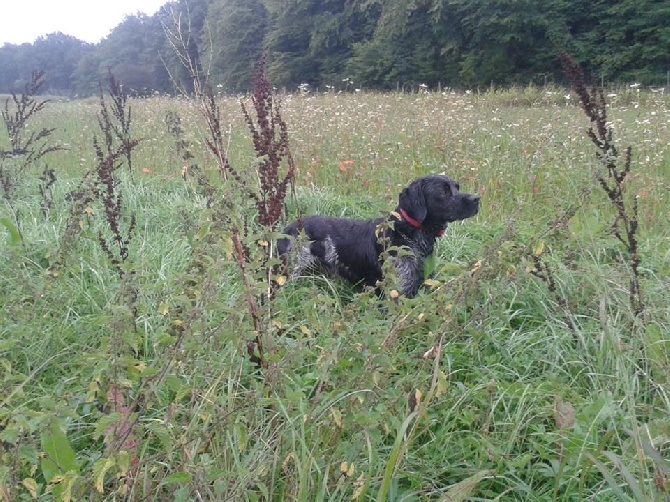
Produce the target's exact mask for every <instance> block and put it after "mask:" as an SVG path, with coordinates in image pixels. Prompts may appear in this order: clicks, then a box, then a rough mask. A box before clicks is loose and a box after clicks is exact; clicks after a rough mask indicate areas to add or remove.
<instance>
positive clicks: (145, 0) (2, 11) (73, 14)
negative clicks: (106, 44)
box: [0, 0, 168, 46]
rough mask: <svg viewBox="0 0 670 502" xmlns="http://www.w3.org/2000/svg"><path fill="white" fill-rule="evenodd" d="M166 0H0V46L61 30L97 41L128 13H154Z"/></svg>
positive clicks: (33, 39) (22, 41)
mask: <svg viewBox="0 0 670 502" xmlns="http://www.w3.org/2000/svg"><path fill="white" fill-rule="evenodd" d="M167 2H168V0H2V7H0V46H2V45H3V44H5V43H7V42H8V43H12V44H21V43H24V42H29V43H32V42H34V41H35V39H36V38H37V37H40V36H42V35H46V34H48V33H54V32H56V31H60V32H62V33H65V34H66V35H72V36H74V37H77V38H78V39H80V40H85V41H86V42H93V43H96V42H99V41H100V39H102V38H104V37H106V36H107V35H108V34H109V32H110V31H111V30H112V28H114V27H115V26H117V25H118V24H119V23H120V22H121V21H123V17H124V16H125V15H127V14H137V13H138V12H144V13H145V14H148V15H151V14H154V13H156V11H158V9H159V8H160V7H161V5H164V4H166V3H167Z"/></svg>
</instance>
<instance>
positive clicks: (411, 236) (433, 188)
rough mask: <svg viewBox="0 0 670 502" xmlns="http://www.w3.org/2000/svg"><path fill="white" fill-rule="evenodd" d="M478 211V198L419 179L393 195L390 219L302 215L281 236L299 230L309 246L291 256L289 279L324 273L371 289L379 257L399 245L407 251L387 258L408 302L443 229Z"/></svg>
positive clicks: (446, 183) (440, 180) (438, 179)
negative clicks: (293, 264)
mask: <svg viewBox="0 0 670 502" xmlns="http://www.w3.org/2000/svg"><path fill="white" fill-rule="evenodd" d="M478 211H479V196H478V195H472V194H467V193H460V192H459V185H458V183H455V182H454V181H452V180H451V179H449V178H448V177H447V176H441V175H433V176H426V177H423V178H419V179H418V180H416V181H414V182H413V183H412V184H411V185H409V186H408V187H407V188H405V189H404V190H403V191H402V192H401V193H400V196H399V200H398V206H397V207H396V209H395V211H393V212H391V218H390V219H388V220H385V219H383V218H380V219H377V220H370V221H361V220H352V219H344V218H331V217H327V216H308V217H304V218H300V219H299V220H297V221H295V222H294V223H292V224H291V225H289V226H288V227H287V228H286V230H285V233H286V234H287V235H291V236H294V237H296V236H298V235H299V234H300V232H301V231H304V233H305V235H306V236H307V239H309V241H310V242H309V244H308V245H307V246H306V247H305V248H304V249H302V250H301V251H300V252H299V253H298V256H297V264H296V267H295V270H294V271H293V274H292V276H293V277H297V276H300V275H302V273H303V271H305V270H308V269H312V270H319V269H321V270H324V271H325V272H327V273H330V274H333V275H336V276H339V277H343V278H345V279H347V280H349V281H351V282H353V283H359V282H362V283H363V284H364V285H366V286H373V287H374V286H375V285H376V284H377V282H378V281H379V280H380V279H381V278H382V264H381V263H380V256H381V255H382V253H383V252H384V250H385V249H388V248H389V247H400V246H405V247H406V248H408V250H409V252H400V253H396V252H393V253H390V254H391V256H392V264H393V266H394V268H395V270H396V273H397V274H398V278H399V280H400V290H401V292H402V293H403V294H404V295H405V296H407V297H409V298H412V297H414V296H415V295H416V294H417V292H418V290H419V286H420V285H421V284H422V283H423V280H424V277H423V266H424V262H425V260H426V258H427V257H428V256H430V255H431V254H432V253H433V249H434V247H435V239H436V238H437V237H440V236H441V235H442V234H444V231H445V229H446V228H447V225H448V224H449V223H451V222H453V221H458V220H464V219H466V218H470V217H471V216H474V215H475V214H477V212H478ZM277 247H278V249H279V253H280V254H281V255H285V254H286V253H288V252H289V251H290V250H291V247H292V240H289V239H280V240H279V242H278V243H277Z"/></svg>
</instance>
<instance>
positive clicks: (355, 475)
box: [0, 88, 670, 502]
mask: <svg viewBox="0 0 670 502" xmlns="http://www.w3.org/2000/svg"><path fill="white" fill-rule="evenodd" d="M606 99H607V103H608V108H607V110H608V127H611V130H612V133H613V142H614V143H615V144H616V145H617V148H618V152H619V153H620V158H619V159H616V160H617V161H618V162H623V160H622V159H623V152H624V151H625V148H626V147H627V146H631V147H632V155H631V162H630V173H629V174H628V176H627V177H626V180H625V192H624V194H623V197H624V200H625V203H626V204H627V207H628V208H630V207H633V206H632V205H633V204H634V203H637V207H638V217H637V222H638V224H639V228H638V231H637V234H636V244H637V255H638V257H639V262H640V265H639V276H638V277H637V279H638V280H639V286H640V295H639V301H640V302H641V305H642V309H637V307H636V305H635V304H634V302H633V301H632V299H631V286H630V285H631V282H632V281H634V280H635V277H634V274H633V271H632V270H631V256H630V252H629V251H630V250H629V249H627V248H626V246H625V245H623V244H622V242H621V241H620V240H619V239H618V238H617V236H616V233H615V230H613V229H616V228H617V227H616V226H615V225H620V224H621V221H620V218H619V217H618V214H619V213H618V212H617V208H616V207H614V206H613V204H612V201H611V200H609V199H608V196H607V194H606V193H605V191H604V190H603V189H602V187H601V186H600V184H599V182H598V181H597V178H598V176H602V177H604V178H605V179H608V174H607V173H605V174H603V169H604V167H603V161H602V159H599V158H598V156H597V152H596V149H595V148H594V144H593V142H592V141H591V140H590V139H589V137H588V135H587V134H586V130H587V128H588V127H589V120H588V119H587V118H586V117H585V115H584V113H583V111H582V110H581V109H580V107H579V106H577V103H576V100H577V98H576V96H575V95H574V94H572V93H570V92H569V91H568V90H565V89H560V88H527V89H511V90H495V89H492V90H490V91H488V92H482V93H477V92H472V93H470V92H468V93H464V92H451V91H445V92H441V93H437V92H427V93H421V94H402V93H397V94H380V93H371V92H360V93H348V94H337V93H331V94H308V95H300V94H286V95H282V96H281V116H282V118H283V120H284V121H285V122H286V124H287V126H288V139H289V146H290V150H291V154H292V158H293V160H294V162H295V166H296V168H297V170H296V176H295V189H294V190H291V191H290V192H289V193H288V196H287V197H286V212H287V217H290V218H292V217H295V216H297V215H299V214H311V213H316V212H318V213H324V214H330V215H335V216H348V217H366V218H367V217H377V216H379V215H380V214H383V212H384V211H389V210H392V209H393V208H394V207H395V204H396V201H397V196H398V193H399V191H400V190H401V189H402V188H403V187H404V186H406V185H407V184H408V183H409V182H410V181H411V180H413V179H414V178H416V177H418V176H421V175H424V174H428V173H436V172H444V173H446V174H448V175H449V176H451V177H452V178H454V179H456V180H458V181H459V182H460V184H461V189H462V190H464V191H468V192H474V193H479V194H480V195H481V197H482V208H481V211H480V213H479V214H478V215H477V216H476V217H475V218H472V219H470V220H467V221H465V222H462V223H456V224H453V225H451V226H450V227H449V229H448V230H447V233H446V235H445V236H444V237H442V238H441V240H440V242H439V245H438V251H437V253H436V257H435V261H434V263H433V267H432V268H433V273H432V276H431V277H430V278H429V279H428V280H427V281H426V284H425V286H424V288H423V290H422V292H421V293H420V294H419V295H418V297H416V298H414V299H411V300H408V299H405V298H393V295H386V296H385V298H384V299H381V300H380V299H378V298H377V296H376V295H375V294H374V293H372V292H367V291H360V290H358V289H356V288H353V287H351V286H349V285H346V284H342V283H340V282H338V281H336V280H332V279H325V278H305V279H302V280H299V281H288V282H286V283H285V280H284V279H285V277H284V276H283V275H282V273H281V272H277V270H278V268H277V267H279V265H280V263H279V261H278V260H277V259H276V258H273V256H272V248H273V240H274V239H275V238H276V237H277V235H278V234H277V233H276V231H275V230H273V231H272V232H269V231H267V229H264V228H262V227H261V226H260V225H258V223H257V221H256V220H255V218H256V208H255V206H254V201H253V200H252V199H251V198H250V197H249V196H248V195H245V193H246V192H245V190H247V189H251V190H257V186H258V183H259V181H258V174H257V166H258V165H259V162H261V161H262V159H258V158H256V152H255V151H254V148H253V145H252V136H251V134H250V132H249V129H248V127H247V124H246V123H245V118H244V116H243V115H242V113H241V111H240V104H239V101H238V99H236V98H232V97H219V98H218V99H217V105H218V107H219V111H220V116H221V128H222V131H223V136H222V137H223V138H224V140H225V142H224V143H223V144H222V147H223V148H224V149H225V153H226V156H227V159H228V160H229V162H230V165H231V166H234V169H235V170H236V172H237V173H239V175H240V176H241V182H242V183H243V184H242V185H240V180H236V179H234V178H233V177H230V176H226V175H222V172H221V170H220V169H219V167H218V165H217V162H216V159H214V158H213V156H212V155H211V154H210V152H209V149H208V146H207V138H209V128H208V126H207V124H206V121H205V120H204V118H203V114H202V109H201V107H200V106H199V104H198V103H197V102H195V101H191V100H188V99H184V98H181V99H180V98H169V97H162V96H156V97H153V98H148V99H143V100H134V99H131V100H129V101H128V106H129V107H130V110H131V118H132V121H131V123H130V135H131V137H132V138H134V139H137V140H139V143H138V144H137V146H136V147H134V148H133V151H132V162H131V165H128V162H127V159H126V158H125V157H124V156H122V155H121V156H119V157H115V158H114V162H118V163H119V167H118V168H117V169H114V170H113V176H112V178H113V180H112V182H113V184H114V194H115V195H116V196H117V197H116V198H114V199H113V200H112V199H109V200H108V201H107V202H105V200H104V199H103V198H100V197H97V196H95V194H96V193H97V194H98V195H99V194H100V191H102V192H103V193H104V190H103V189H100V188H99V187H100V186H101V183H102V182H99V183H98V184H97V185H95V184H93V185H91V186H92V187H94V188H93V189H92V190H91V192H90V193H92V194H94V195H90V196H84V195H81V194H82V193H84V192H83V191H82V190H79V189H80V188H81V187H82V186H87V185H86V181H82V180H86V179H90V178H85V174H86V173H87V172H90V171H91V170H94V169H95V166H96V165H99V164H100V163H101V159H105V158H107V157H105V155H107V153H106V151H105V148H104V144H105V143H104V141H103V140H104V133H103V132H102V131H101V129H100V126H99V124H98V120H97V118H96V117H98V116H99V115H100V110H101V107H100V103H99V101H98V100H96V99H91V100H78V101H67V100H62V101H59V100H53V101H51V102H50V103H48V104H47V105H46V106H45V108H44V109H43V110H41V111H40V112H39V114H36V115H35V116H34V117H33V118H32V119H31V121H29V122H28V123H27V125H26V135H28V134H29V133H30V132H31V131H33V132H35V131H39V130H40V129H41V128H43V127H49V128H51V127H53V128H55V129H54V130H53V132H52V133H51V135H50V136H48V138H47V140H48V144H50V145H60V146H62V147H64V149H62V150H58V151H54V152H52V153H49V154H47V155H45V156H44V157H42V159H40V162H39V163H38V164H37V165H30V166H28V167H27V168H25V169H23V170H20V172H19V168H18V167H16V166H17V165H18V164H17V163H18V161H17V160H16V159H15V158H9V157H8V158H5V159H4V160H3V161H2V162H3V163H4V164H3V165H4V166H5V167H4V169H5V172H10V173H11V172H14V173H16V172H19V175H18V176H15V177H14V178H13V180H14V181H13V185H12V190H11V193H10V195H8V192H6V191H5V192H3V193H4V194H5V195H4V197H3V199H2V201H0V221H1V222H2V225H0V249H1V250H2V251H1V252H2V255H3V256H5V259H4V260H3V261H2V265H1V267H2V271H1V273H0V304H1V305H2V312H1V314H0V316H1V317H0V368H1V371H0V501H18V500H85V499H86V500H250V501H257V500H296V501H305V502H311V501H319V500H379V501H386V500H393V501H401V500H402V501H428V500H436V501H437V500H439V501H445V502H446V501H459V500H479V501H483V500H502V501H505V500H520V501H521V500H523V501H545V500H560V501H582V500H594V501H610V500H635V501H651V500H666V501H667V500H670V462H669V461H668V456H669V452H670V418H669V417H670V309H669V308H668V305H669V303H670V245H669V244H668V243H669V242H670V225H668V223H669V220H668V215H669V214H670V211H669V209H670V199H669V198H670V195H669V191H668V189H669V188H670V146H669V144H668V138H669V137H670V97H668V96H667V95H666V94H664V93H662V92H651V91H648V90H640V89H636V88H621V89H617V90H612V91H610V92H608V93H607V94H606ZM244 100H245V102H247V103H248V99H247V98H244ZM167 117H171V119H168V120H166V118H167ZM175 117H178V120H177V121H176V122H175ZM170 120H171V122H170ZM170 123H171V124H172V126H169V124H170ZM176 123H178V127H175V124H176ZM94 137H95V138H97V140H96V141H97V143H94ZM8 144H9V141H8V138H7V135H6V134H5V131H4V130H3V131H2V133H0V149H7V148H8ZM95 144H97V145H98V147H99V148H100V150H99V151H98V152H96V148H95ZM101 145H103V146H102V147H101ZM44 164H47V165H48V167H49V168H51V169H53V174H54V176H55V182H52V183H51V182H49V181H48V180H47V179H46V178H45V177H44V176H43V172H46V171H43V165H44ZM12 169H14V171H12ZM283 169H286V166H285V165H284V167H283ZM40 177H42V179H40ZM95 187H98V189H97V190H98V192H96V189H95ZM245 187H246V188H245ZM78 190H79V191H78ZM87 193H88V192H87ZM107 193H108V192H107ZM119 195H120V197H118V196H119ZM112 203H113V204H112ZM110 205H113V206H114V208H115V211H116V213H115V214H114V215H112V216H111V217H110V215H109V213H107V212H106V211H107V209H108V208H109V207H110ZM627 214H629V215H630V214H631V213H627ZM110 221H116V222H117V223H118V224H119V227H120V228H117V229H114V228H110ZM117 237H118V238H117ZM275 286H281V287H275ZM384 287H385V290H386V291H387V292H389V291H392V289H393V278H392V277H391V278H389V281H388V284H385V285H384ZM261 339H262V342H263V346H262V352H263V353H262V354H259V351H260V350H261V348H259V346H258V343H256V344H254V342H253V341H254V340H256V341H258V340H261ZM259 359H262V361H261V362H259Z"/></svg>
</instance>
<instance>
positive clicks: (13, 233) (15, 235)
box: [0, 218, 21, 245]
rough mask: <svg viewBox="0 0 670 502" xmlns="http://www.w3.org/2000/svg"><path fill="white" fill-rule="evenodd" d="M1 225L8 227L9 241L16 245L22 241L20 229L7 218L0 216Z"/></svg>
mask: <svg viewBox="0 0 670 502" xmlns="http://www.w3.org/2000/svg"><path fill="white" fill-rule="evenodd" d="M0 225H2V226H3V227H5V228H6V229H7V232H9V237H8V240H7V242H9V244H12V245H16V244H18V243H20V242H21V233H20V232H19V229H18V228H17V227H16V226H15V225H14V224H13V223H12V222H11V221H9V219H7V218H0Z"/></svg>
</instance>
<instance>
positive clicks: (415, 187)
mask: <svg viewBox="0 0 670 502" xmlns="http://www.w3.org/2000/svg"><path fill="white" fill-rule="evenodd" d="M459 188H460V187H459V185H458V183H456V182H455V181H453V180H452V179H450V178H449V177H447V176H444V175H432V176H425V177H423V178H419V179H418V180H416V181H414V182H413V183H412V184H411V185H409V186H408V187H407V188H405V189H404V190H403V191H402V192H401V193H400V197H399V200H398V211H399V212H400V213H401V214H403V215H404V217H405V219H407V220H408V221H410V219H411V220H413V221H414V222H417V223H419V226H418V227H419V228H425V229H427V230H429V231H435V232H439V231H440V230H443V229H444V228H445V227H446V226H447V224H448V223H451V222H453V221H458V220H464V219H466V218H470V217H471V216H474V215H475V214H477V212H478V211H479V195H473V194H469V193H462V192H460V191H459ZM407 216H409V218H407ZM412 226H415V227H416V226H417V225H414V224H412Z"/></svg>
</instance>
